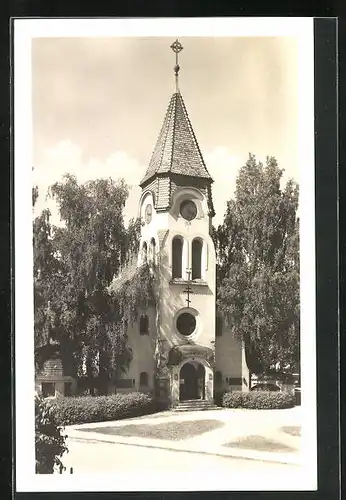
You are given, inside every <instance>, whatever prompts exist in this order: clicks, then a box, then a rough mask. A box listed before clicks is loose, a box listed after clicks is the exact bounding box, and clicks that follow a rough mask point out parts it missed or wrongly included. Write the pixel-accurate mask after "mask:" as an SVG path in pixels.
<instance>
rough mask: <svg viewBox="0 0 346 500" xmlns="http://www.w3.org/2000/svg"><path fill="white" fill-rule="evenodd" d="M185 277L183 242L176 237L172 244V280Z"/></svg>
mask: <svg viewBox="0 0 346 500" xmlns="http://www.w3.org/2000/svg"><path fill="white" fill-rule="evenodd" d="M182 277H183V240H182V239H181V238H179V237H178V236H176V237H175V238H174V239H173V243H172V278H182Z"/></svg>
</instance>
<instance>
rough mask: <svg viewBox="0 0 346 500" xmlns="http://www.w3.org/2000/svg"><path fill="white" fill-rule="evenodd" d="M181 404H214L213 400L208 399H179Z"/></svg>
mask: <svg viewBox="0 0 346 500" xmlns="http://www.w3.org/2000/svg"><path fill="white" fill-rule="evenodd" d="M178 404H179V405H188V404H193V405H195V404H201V405H202V404H206V405H212V404H214V402H213V401H208V400H206V399H185V400H184V401H179V403H178Z"/></svg>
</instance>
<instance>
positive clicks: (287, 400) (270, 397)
mask: <svg viewBox="0 0 346 500" xmlns="http://www.w3.org/2000/svg"><path fill="white" fill-rule="evenodd" d="M222 406H224V407H226V408H248V409H254V410H280V409H283V408H292V407H293V406H294V395H292V394H290V393H288V392H271V391H258V392H257V391H253V392H240V391H237V392H227V393H226V394H225V395H224V396H223V399H222Z"/></svg>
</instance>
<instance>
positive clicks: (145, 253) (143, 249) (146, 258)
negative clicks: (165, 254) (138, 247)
mask: <svg viewBox="0 0 346 500" xmlns="http://www.w3.org/2000/svg"><path fill="white" fill-rule="evenodd" d="M142 252H143V263H144V264H146V263H147V262H148V245H147V243H146V242H144V243H143V246H142Z"/></svg>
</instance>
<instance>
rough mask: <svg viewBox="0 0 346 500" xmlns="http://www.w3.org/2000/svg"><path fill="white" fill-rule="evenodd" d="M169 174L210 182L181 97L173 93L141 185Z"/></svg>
mask: <svg viewBox="0 0 346 500" xmlns="http://www.w3.org/2000/svg"><path fill="white" fill-rule="evenodd" d="M164 173H172V174H179V175H185V176H191V177H198V178H202V179H208V180H210V181H212V179H211V176H210V174H209V172H208V170H207V168H206V166H205V163H204V160H203V157H202V154H201V151H200V149H199V146H198V143H197V139H196V136H195V134H194V131H193V129H192V125H191V122H190V119H189V116H188V114H187V111H186V107H185V104H184V101H183V98H182V96H181V94H180V93H178V92H176V93H175V94H173V96H172V98H171V101H170V103H169V106H168V109H167V112H166V116H165V119H164V122H163V125H162V127H161V132H160V134H159V137H158V140H157V143H156V146H155V149H154V152H153V154H152V157H151V160H150V163H149V167H148V170H147V172H146V174H145V176H144V178H143V179H142V181H141V183H140V185H143V184H144V183H145V182H147V181H148V180H149V179H151V178H152V177H153V176H155V175H157V174H164Z"/></svg>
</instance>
